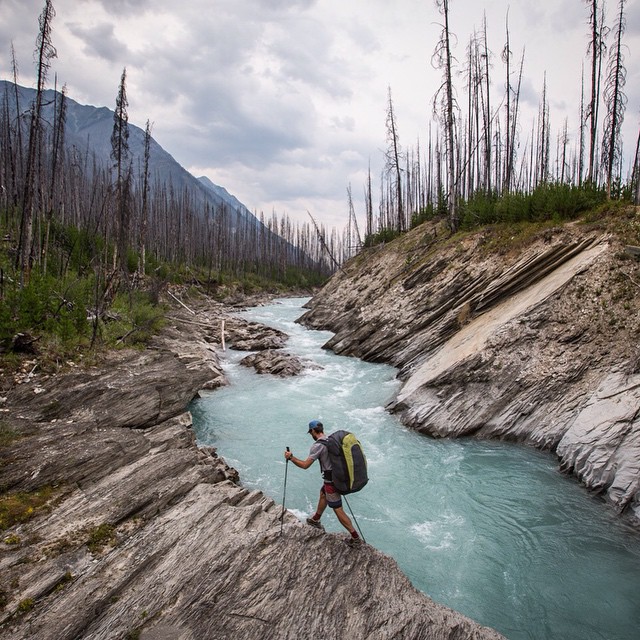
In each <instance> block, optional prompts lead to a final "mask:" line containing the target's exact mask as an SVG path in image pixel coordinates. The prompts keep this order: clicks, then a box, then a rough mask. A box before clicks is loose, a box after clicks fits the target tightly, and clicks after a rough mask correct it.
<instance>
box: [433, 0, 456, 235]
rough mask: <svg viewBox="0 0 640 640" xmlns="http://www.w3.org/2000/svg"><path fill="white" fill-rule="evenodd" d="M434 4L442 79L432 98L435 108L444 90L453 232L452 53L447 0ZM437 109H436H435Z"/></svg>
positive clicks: (444, 119)
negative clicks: (441, 21)
mask: <svg viewBox="0 0 640 640" xmlns="http://www.w3.org/2000/svg"><path fill="white" fill-rule="evenodd" d="M436 6H437V8H438V10H439V11H440V13H442V15H443V17H444V25H443V29H442V35H441V37H440V41H439V43H438V45H437V47H436V51H435V54H434V58H435V60H436V62H437V66H438V67H440V68H444V80H443V83H442V85H441V87H440V89H439V90H438V93H437V94H436V97H435V99H434V109H436V104H437V99H438V96H439V95H440V93H441V92H442V91H443V90H444V97H443V111H442V112H441V115H442V120H443V122H444V131H445V145H446V155H447V158H446V163H447V176H448V198H447V204H448V215H449V227H450V229H451V231H453V232H455V231H457V230H458V228H459V226H460V220H459V217H458V208H457V188H458V187H457V181H456V172H455V167H456V159H455V150H456V137H455V113H454V105H455V99H454V96H453V81H452V55H451V38H450V36H451V32H450V30H449V0H436ZM436 110H437V109H436Z"/></svg>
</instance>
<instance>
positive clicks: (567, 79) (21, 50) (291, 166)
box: [0, 0, 640, 222]
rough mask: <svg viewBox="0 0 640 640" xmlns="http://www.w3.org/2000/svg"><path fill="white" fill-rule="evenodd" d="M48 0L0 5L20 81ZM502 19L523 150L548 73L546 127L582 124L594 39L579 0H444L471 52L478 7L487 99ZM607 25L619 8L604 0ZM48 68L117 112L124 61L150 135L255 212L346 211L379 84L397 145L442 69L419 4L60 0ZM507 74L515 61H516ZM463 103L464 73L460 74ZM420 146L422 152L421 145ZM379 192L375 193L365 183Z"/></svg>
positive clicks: (380, 126)
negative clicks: (390, 102) (484, 27)
mask: <svg viewBox="0 0 640 640" xmlns="http://www.w3.org/2000/svg"><path fill="white" fill-rule="evenodd" d="M43 4H44V3H43V0H0V75H2V77H9V75H10V71H9V70H10V64H9V47H10V42H11V40H13V41H14V42H15V44H16V54H17V56H18V62H19V65H20V71H21V76H22V78H23V80H22V82H23V84H27V85H29V84H31V83H32V82H33V50H34V47H35V39H36V35H37V29H38V22H37V20H38V16H39V14H40V12H41V11H42V6H43ZM509 4H511V9H510V16H509V22H510V27H511V38H512V41H511V46H512V50H513V52H514V64H516V63H517V62H519V59H520V54H521V51H522V48H523V47H526V59H525V72H524V77H523V85H522V91H521V121H520V138H521V144H522V146H524V142H525V141H526V140H527V138H528V137H529V136H530V131H531V126H532V122H533V120H534V119H535V117H537V112H538V107H539V102H540V98H541V93H542V84H543V77H544V71H545V70H546V71H547V78H548V83H549V99H550V104H551V106H552V114H551V122H552V127H554V128H555V129H558V128H560V127H562V125H563V122H564V118H565V117H569V125H570V127H573V128H574V129H575V127H576V126H577V125H576V123H575V120H576V117H577V109H578V102H579V98H580V66H581V62H582V61H583V60H584V58H585V52H586V45H587V38H588V36H587V16H588V11H587V8H586V6H585V5H584V3H582V2H576V1H575V0H558V1H557V2H551V1H550V0H549V1H548V2H537V3H533V4H532V3H518V4H514V3H509V0H492V1H491V2H488V3H485V5H484V6H482V5H478V4H477V3H476V2H474V1H473V0H457V1H456V2H455V3H452V5H451V10H452V15H451V21H452V22H451V26H452V30H453V31H454V32H455V34H456V35H457V36H458V40H459V43H458V45H457V47H456V49H455V55H456V56H457V58H458V59H459V61H460V65H459V68H462V64H463V60H464V47H465V44H466V42H467V39H468V37H469V35H470V34H471V33H472V31H473V29H474V28H477V27H478V26H479V25H480V24H481V22H482V17H483V10H484V9H486V12H487V20H488V30H489V40H490V48H491V50H492V51H493V69H492V91H494V94H495V95H493V96H492V98H493V102H494V106H495V107H497V105H498V104H499V103H500V100H501V98H502V92H503V90H504V88H503V87H504V79H503V77H502V75H503V73H504V69H503V67H502V63H501V61H500V57H499V53H500V51H501V49H502V46H503V43H504V20H505V15H506V10H507V7H508V6H509ZM609 4H610V5H611V6H610V7H609V18H610V22H612V17H613V15H614V13H615V6H614V4H615V3H613V2H611V3H609ZM54 5H55V7H56V11H57V16H56V19H55V21H54V25H53V41H54V45H55V46H56V48H57V49H58V59H57V60H56V61H55V64H54V67H53V68H52V72H56V73H57V74H58V77H59V82H60V83H63V82H66V83H67V84H68V85H69V89H70V96H71V97H72V98H74V99H78V100H79V101H82V102H86V103H89V104H95V105H97V106H100V105H107V106H110V107H113V104H114V100H115V95H116V92H117V86H118V81H119V79H120V73H121V71H122V67H124V66H126V67H127V72H128V73H127V78H128V97H129V103H130V108H129V114H130V119H131V121H132V122H133V123H134V124H138V125H140V126H144V122H145V121H146V119H147V118H149V119H151V120H152V121H153V122H154V135H155V136H156V138H157V139H158V141H159V142H160V143H161V144H162V145H163V146H164V147H165V148H166V150H167V151H169V152H170V153H171V154H172V155H174V156H175V157H176V159H178V160H179V161H180V162H181V163H182V164H183V165H184V166H185V167H187V168H190V167H191V168H193V169H194V170H197V171H198V172H199V173H198V175H201V174H202V173H206V174H207V175H209V177H210V178H211V179H213V180H214V181H218V182H219V183H220V184H223V185H224V186H226V187H228V188H229V189H230V190H232V191H234V193H235V195H237V196H238V197H239V198H240V200H242V201H243V202H245V204H246V205H247V206H248V207H249V208H251V209H253V208H257V209H264V210H265V211H267V212H270V209H271V208H272V207H276V209H277V210H280V208H283V209H286V210H287V212H288V213H296V212H298V211H301V212H302V215H303V216H304V217H306V214H305V213H304V211H305V209H306V208H309V209H312V210H313V211H314V213H316V214H317V215H318V217H319V219H322V218H323V217H326V220H327V221H328V222H331V221H333V220H344V215H343V214H344V208H345V202H346V196H345V189H346V185H347V184H348V183H349V182H351V183H352V189H353V194H354V197H355V199H356V208H362V207H361V202H359V199H360V200H361V194H362V187H363V181H364V179H365V177H366V171H367V168H368V165H369V161H370V159H371V164H372V174H373V176H374V180H377V177H378V175H379V171H380V169H381V164H382V160H381V155H382V153H381V151H380V149H382V148H383V147H384V146H385V124H384V123H385V107H386V91H387V86H388V85H391V87H392V92H393V98H394V103H395V108H396V112H397V116H398V125H399V128H400V135H401V141H402V142H403V144H404V146H405V147H410V146H413V145H414V144H415V141H416V139H417V138H418V137H420V139H421V144H422V145H424V144H425V140H426V136H427V132H428V127H429V121H430V116H431V106H430V103H431V99H432V97H433V95H434V93H435V91H436V89H437V87H438V86H439V84H440V82H441V73H440V72H438V71H434V70H433V69H431V67H430V64H429V60H430V57H431V53H432V51H433V49H434V47H435V43H436V41H437V38H438V37H439V32H440V29H439V28H438V27H437V25H436V24H435V23H437V22H439V21H440V20H441V18H440V16H439V15H438V13H437V11H436V9H435V7H434V5H433V3H430V2H424V1H423V0H398V1H397V2H393V3H391V2H389V1H388V0H349V1H348V2H340V3H338V2H335V0H269V1H265V0H242V1H239V0H216V1H215V2H211V0H186V1H183V2H178V3H176V2H175V0H153V2H151V0H54ZM639 36H640V3H637V2H635V3H627V36H626V38H625V42H626V43H627V45H628V46H629V53H628V54H627V58H626V59H627V67H628V68H627V87H626V91H627V95H628V97H629V104H628V108H627V114H626V118H625V130H626V131H628V132H630V133H629V134H628V139H627V140H626V146H627V147H629V148H631V146H632V145H634V144H635V137H636V136H637V122H638V115H639V114H638V107H639V106H640V95H639V92H640V88H636V87H640V77H639V75H638V74H639V73H640V69H638V65H635V66H633V65H632V61H633V60H634V56H636V55H637V52H636V49H637V47H638V46H639ZM514 73H515V69H514ZM456 82H457V85H458V97H459V99H460V101H461V102H462V103H464V100H465V97H464V93H465V92H464V88H463V84H464V83H463V81H462V80H461V79H460V78H459V77H457V80H456ZM423 149H424V146H423ZM374 188H376V187H374Z"/></svg>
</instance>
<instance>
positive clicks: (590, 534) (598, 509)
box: [190, 298, 640, 640]
mask: <svg viewBox="0 0 640 640" xmlns="http://www.w3.org/2000/svg"><path fill="white" fill-rule="evenodd" d="M304 302H305V300H303V299H299V298H288V299H283V300H279V301H277V302H274V303H273V304H270V305H267V306H263V307H257V308H253V309H250V310H248V311H246V312H243V313H242V314H241V315H242V316H243V317H245V318H247V319H250V320H255V321H258V322H263V323H265V324H267V325H269V326H272V327H276V328H278V329H281V330H283V331H285V332H286V333H287V334H289V336H290V338H289V341H288V343H287V346H286V350H287V351H288V352H289V353H292V354H296V355H299V356H301V357H303V358H305V359H308V360H312V361H313V362H315V363H316V364H317V365H319V366H320V367H321V369H317V370H310V371H307V372H305V373H304V374H303V375H301V376H297V377H293V378H286V379H280V378H276V377H274V376H270V375H263V376H260V375H258V374H256V373H255V372H254V371H253V370H252V369H248V368H245V367H243V366H241V365H239V364H238V363H239V361H240V360H241V359H242V358H243V357H244V356H246V355H247V354H246V352H236V351H233V350H227V351H226V352H225V353H224V354H223V363H224V368H225V371H226V373H227V375H228V377H229V379H230V381H231V384H230V386H228V387H224V388H222V389H219V390H216V391H214V392H203V393H202V397H201V398H199V399H198V400H195V401H194V402H193V403H192V405H191V407H190V409H191V411H192V413H193V418H194V428H195V431H196V435H197V438H198V442H199V443H200V444H203V445H205V444H206V445H212V446H216V447H218V449H219V453H220V455H222V456H223V457H224V458H225V460H226V461H227V462H228V463H229V464H230V465H231V466H233V467H235V468H236V469H238V471H239V472H240V479H241V482H242V483H243V485H244V486H246V487H248V488H251V489H260V490H262V491H263V492H264V493H266V494H267V495H269V496H271V497H272V498H274V499H275V500H276V501H277V502H278V503H282V500H283V497H284V495H283V488H284V474H285V463H284V458H283V452H284V449H285V447H286V446H289V447H290V448H291V450H292V451H293V453H294V454H295V455H296V456H297V457H300V458H306V457H307V455H308V451H309V447H310V446H311V444H312V440H311V437H310V436H309V435H308V433H307V424H308V422H309V421H310V420H312V419H315V418H317V419H320V420H322V422H323V423H324V425H325V431H326V432H327V433H330V432H331V431H334V430H336V429H348V430H349V431H353V432H354V433H356V435H357V436H358V438H359V440H360V441H361V443H362V445H363V447H364V449H365V452H366V454H367V460H368V468H369V477H370V482H369V484H368V485H367V486H366V487H365V488H364V489H363V490H362V491H361V492H360V493H357V494H353V495H351V496H349V498H348V501H349V508H350V509H351V510H352V513H353V514H354V516H355V519H356V520H357V522H358V525H359V527H360V529H361V530H362V533H363V534H364V536H365V538H366V540H367V542H368V543H369V544H371V545H373V546H375V547H376V548H378V549H379V550H381V551H383V552H385V553H387V554H389V555H390V556H392V557H393V558H395V560H396V561H397V562H398V565H399V566H400V568H401V569H402V570H403V571H404V573H405V574H406V575H407V576H408V577H409V579H410V580H411V582H412V583H413V584H414V585H415V586H416V587H417V588H418V589H420V590H421V591H423V592H424V593H426V594H427V595H428V596H430V597H431V598H432V599H433V600H435V601H437V602H440V603H442V604H445V605H447V606H449V607H451V608H453V609H456V610H458V611H460V612H462V613H464V614H465V615H468V616H470V617H471V618H473V619H474V620H476V621H478V622H480V623H482V624H485V625H488V626H491V627H493V628H495V629H497V630H498V631H500V632H501V633H502V634H504V635H505V636H506V637H507V638H509V639H510V640H531V639H535V640H637V639H638V638H640V534H638V533H637V532H634V531H631V530H630V529H629V528H628V527H627V526H626V525H625V524H624V523H622V522H620V521H619V520H618V519H617V518H616V516H615V515H614V514H612V513H611V512H610V511H609V510H608V509H607V507H605V506H604V505H603V504H602V503H601V502H600V501H599V500H597V499H596V498H594V497H592V496H590V495H589V494H588V493H587V492H586V491H585V489H584V488H583V487H580V486H579V485H578V483H577V482H575V481H574V480H572V479H571V478H567V477H565V476H563V475H561V474H560V473H559V472H558V470H557V462H556V460H555V459H554V458H553V457H552V456H551V455H549V454H544V453H541V452H538V451H535V450H532V449H529V448H526V447H523V446H518V445H511V444H504V443H493V442H482V441H474V440H433V439H430V438H427V437H425V436H422V435H420V434H418V433H415V432H413V431H410V430H408V429H406V428H405V427H404V426H402V425H401V424H400V423H399V422H398V420H397V419H396V418H395V417H394V416H392V415H390V414H388V413H387V412H386V411H385V410H384V406H385V405H386V404H387V402H389V400H391V399H392V398H393V396H394V394H395V393H396V391H397V390H398V388H399V383H398V381H397V380H396V379H395V375H396V370H395V369H393V368H392V367H388V366H385V365H380V364H371V363H366V362H362V361H360V360H357V359H355V358H348V357H343V356H336V355H335V354H333V353H332V352H330V351H326V350H323V349H322V345H323V344H324V343H325V342H326V341H327V340H328V339H329V337H330V336H331V334H330V333H327V332H322V331H311V330H307V329H305V328H303V327H301V326H300V325H297V324H295V322H294V321H295V319H296V318H298V317H299V316H300V315H301V314H302V311H303V310H302V308H301V305H302V304H303V303H304ZM319 487H320V474H319V468H318V465H316V464H314V465H313V466H312V467H310V468H309V469H308V470H306V471H303V470H301V469H298V468H296V467H294V466H293V465H289V469H288V477H287V491H286V507H287V508H288V509H289V510H290V511H292V512H293V513H294V514H295V515H296V516H298V517H299V518H300V519H304V518H306V517H307V516H308V515H311V514H312V513H313V512H314V509H315V505H316V503H317V496H318V490H319ZM349 508H346V510H347V513H349ZM323 523H324V524H325V527H326V529H327V531H331V532H338V533H340V535H342V534H343V533H344V530H343V529H342V528H341V526H340V525H339V524H338V523H337V521H336V519H335V517H334V516H333V514H332V513H330V511H329V510H327V512H326V513H325V515H324V516H323Z"/></svg>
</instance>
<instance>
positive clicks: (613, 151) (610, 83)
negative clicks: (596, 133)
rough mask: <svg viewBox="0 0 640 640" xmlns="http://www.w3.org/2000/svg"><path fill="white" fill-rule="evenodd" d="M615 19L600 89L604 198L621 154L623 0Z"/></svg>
mask: <svg viewBox="0 0 640 640" xmlns="http://www.w3.org/2000/svg"><path fill="white" fill-rule="evenodd" d="M618 7H619V10H618V19H617V22H616V26H615V42H614V46H613V47H612V48H611V50H610V52H609V64H608V67H607V80H606V84H605V87H604V99H605V103H606V105H607V115H606V119H605V124H604V137H603V139H602V166H603V169H604V171H606V185H607V198H611V188H612V182H613V178H614V176H613V171H614V167H615V165H616V162H617V161H618V159H619V158H620V156H621V155H622V140H621V137H620V130H621V128H622V121H623V120H624V111H625V107H626V103H627V97H626V95H625V94H624V85H625V82H626V77H627V70H626V69H625V66H624V58H623V55H622V36H623V35H624V29H625V17H624V0H620V2H619V5H618Z"/></svg>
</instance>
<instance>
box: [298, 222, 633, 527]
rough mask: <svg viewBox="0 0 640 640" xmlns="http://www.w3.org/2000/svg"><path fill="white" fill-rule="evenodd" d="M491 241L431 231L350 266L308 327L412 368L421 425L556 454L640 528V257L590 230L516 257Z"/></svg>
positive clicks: (559, 233) (568, 233)
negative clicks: (447, 238) (450, 239)
mask: <svg viewBox="0 0 640 640" xmlns="http://www.w3.org/2000/svg"><path fill="white" fill-rule="evenodd" d="M636 215H637V214H636ZM486 242H487V237H486V235H482V234H477V235H475V236H473V235H472V236H468V237H466V238H463V239H461V240H460V241H457V242H455V243H449V244H448V245H447V244H445V245H443V246H441V247H440V248H439V249H438V250H434V249H433V235H432V233H429V232H427V233H425V230H424V228H417V229H415V230H414V231H412V232H411V233H410V234H408V235H407V236H405V237H403V238H401V239H400V241H399V242H397V243H392V244H390V245H387V246H386V247H383V248H380V247H378V248H376V249H373V250H371V252H370V253H369V254H367V255H365V256H359V257H358V258H356V259H355V260H354V261H352V263H350V264H349V265H347V267H346V269H345V271H344V272H343V273H339V274H336V276H335V277H334V278H333V279H332V280H331V282H330V283H329V284H328V285H327V286H326V287H325V288H324V289H323V290H322V291H321V292H320V293H319V294H318V295H316V296H315V297H314V298H313V299H312V301H311V302H310V304H309V305H308V306H309V307H310V311H308V312H307V313H306V314H305V315H304V316H303V318H302V319H301V322H302V323H304V324H305V325H307V326H311V327H314V328H319V329H329V330H331V331H333V332H335V336H334V337H333V338H332V339H331V340H330V341H329V342H328V343H327V347H328V348H331V349H333V350H334V351H336V352H337V353H344V354H350V355H355V356H359V357H362V358H364V359H367V360H370V361H380V362H388V363H390V364H393V365H395V366H397V367H399V368H400V377H401V379H402V380H403V381H404V385H403V387H402V389H401V390H400V392H399V394H398V398H397V400H396V401H395V402H393V403H392V404H391V405H390V407H389V408H390V409H391V410H392V411H395V412H397V413H398V414H399V416H400V417H401V419H402V420H403V422H405V423H406V424H407V425H409V426H412V427H413V428H415V429H417V430H419V431H421V432H423V433H425V434H428V435H431V436H434V437H451V436H454V437H455V436H469V435H475V436H477V437H483V438H501V439H508V440H513V441H518V442H524V443H527V444H530V445H533V446H536V447H539V448H542V449H546V450H549V451H553V452H556V453H557V455H558V456H559V459H560V463H561V466H562V468H563V469H565V470H567V471H571V472H573V473H575V474H576V476H577V477H578V478H580V480H581V481H582V482H584V484H585V485H586V486H587V487H589V488H590V489H593V490H596V491H599V492H601V493H602V495H603V497H604V498H605V499H606V500H607V501H608V502H609V503H610V504H612V505H613V506H614V507H615V508H616V509H617V510H618V511H619V512H620V513H624V514H625V515H627V516H629V517H630V518H631V519H632V520H633V521H635V522H637V521H638V519H639V518H640V450H639V449H638V442H639V440H640V420H639V416H638V408H639V407H640V403H639V398H640V397H639V395H638V387H637V384H638V375H639V374H640V368H639V367H638V362H639V358H640V347H639V344H640V290H639V289H640V265H639V263H638V262H637V261H635V260H633V259H629V258H628V257H627V256H624V254H623V248H622V247H621V246H620V245H618V244H617V243H616V241H615V240H614V239H613V238H610V237H606V236H603V234H602V233H599V232H595V231H592V232H589V231H587V230H585V229H581V228H579V227H577V226H576V225H568V226H567V227H564V228H557V229H550V230H546V231H545V232H543V233H542V234H541V235H540V236H539V237H538V238H537V239H535V240H534V241H533V242H531V244H530V246H529V247H528V248H527V249H526V250H520V251H518V252H517V253H514V254H513V255H510V254H504V255H498V254H495V253H492V254H490V253H488V252H486V251H484V248H483V247H484V245H485V244H486Z"/></svg>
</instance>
